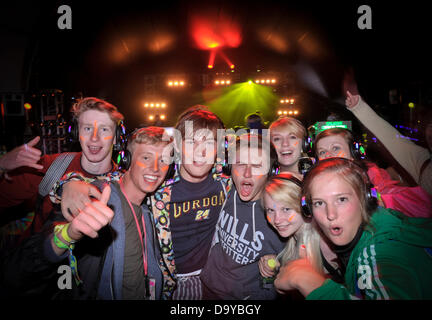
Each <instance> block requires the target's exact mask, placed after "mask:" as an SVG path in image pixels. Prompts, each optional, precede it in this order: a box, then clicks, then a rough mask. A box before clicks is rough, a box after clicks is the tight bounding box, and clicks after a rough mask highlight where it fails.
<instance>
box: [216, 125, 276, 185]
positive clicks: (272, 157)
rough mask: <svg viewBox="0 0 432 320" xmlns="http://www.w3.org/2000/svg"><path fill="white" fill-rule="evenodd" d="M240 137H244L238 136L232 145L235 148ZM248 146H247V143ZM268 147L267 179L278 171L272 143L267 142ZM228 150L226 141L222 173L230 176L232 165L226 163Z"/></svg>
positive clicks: (259, 137)
mask: <svg viewBox="0 0 432 320" xmlns="http://www.w3.org/2000/svg"><path fill="white" fill-rule="evenodd" d="M245 135H250V134H249V133H248V134H245ZM242 136H244V135H240V136H237V137H236V139H235V142H233V143H235V145H236V146H237V145H239V144H240V139H241V137H242ZM256 136H257V137H258V139H263V137H262V136H261V135H256ZM248 146H249V141H248ZM269 146H270V169H269V171H268V173H267V177H271V176H273V175H275V174H277V173H278V171H279V165H278V162H277V153H276V149H275V147H274V146H273V143H271V142H269ZM228 150H229V146H228V141H227V140H225V161H224V163H225V165H224V166H223V168H222V172H223V173H224V174H225V175H228V176H230V175H231V170H232V164H231V163H229V162H228V157H229V152H228ZM236 151H237V150H236Z"/></svg>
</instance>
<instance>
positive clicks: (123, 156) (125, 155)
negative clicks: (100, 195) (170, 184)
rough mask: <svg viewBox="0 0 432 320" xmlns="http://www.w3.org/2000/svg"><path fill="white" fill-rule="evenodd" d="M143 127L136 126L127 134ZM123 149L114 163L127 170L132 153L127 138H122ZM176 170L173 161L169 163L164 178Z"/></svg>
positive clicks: (130, 162) (132, 133)
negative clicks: (128, 147)
mask: <svg viewBox="0 0 432 320" xmlns="http://www.w3.org/2000/svg"><path fill="white" fill-rule="evenodd" d="M141 129H144V128H137V129H135V130H134V131H133V132H131V133H130V134H129V136H133V135H134V134H137V133H139V131H140V130H141ZM124 143H125V144H124V149H122V150H121V151H120V152H119V153H118V156H117V159H116V163H117V164H118V166H119V169H120V170H124V171H127V170H128V169H129V168H130V166H131V164H132V153H131V152H130V151H129V150H128V149H127V138H126V137H125V138H124ZM175 170H176V164H175V162H172V163H170V164H169V167H168V171H167V174H166V176H165V179H164V180H169V179H171V178H173V177H174V174H175Z"/></svg>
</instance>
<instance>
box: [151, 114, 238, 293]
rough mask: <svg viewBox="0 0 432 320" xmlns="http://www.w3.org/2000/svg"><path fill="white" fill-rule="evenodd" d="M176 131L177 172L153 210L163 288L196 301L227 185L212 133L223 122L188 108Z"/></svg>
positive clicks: (163, 188) (215, 135) (157, 196)
mask: <svg viewBox="0 0 432 320" xmlns="http://www.w3.org/2000/svg"><path fill="white" fill-rule="evenodd" d="M175 129H176V131H175V132H177V137H175V139H176V153H177V156H176V158H177V159H176V162H177V168H178V170H176V173H175V176H174V179H172V180H169V181H167V182H166V183H165V184H163V185H162V186H161V188H160V189H159V190H158V191H157V192H156V194H155V197H154V199H155V201H154V202H153V214H154V219H155V221H156V228H157V229H158V236H159V243H160V245H161V248H162V254H163V257H164V260H165V263H166V265H167V266H168V271H169V274H168V277H167V279H168V280H167V281H166V286H167V288H168V289H167V291H168V290H171V291H173V296H172V298H173V299H174V300H199V299H201V298H202V289H201V280H200V277H199V275H200V273H201V269H202V268H203V267H204V265H205V263H206V261H207V257H208V252H209V249H210V246H211V242H212V238H213V235H214V232H215V226H216V222H217V219H218V216H219V212H220V210H221V208H222V205H223V203H224V201H225V198H226V193H227V191H228V189H229V187H230V185H231V184H230V180H229V179H228V178H227V177H223V176H222V175H221V174H220V173H217V172H216V166H217V163H216V153H217V143H218V142H217V131H218V130H221V129H224V125H223V123H222V121H221V120H220V119H219V118H218V117H217V116H216V115H215V114H214V113H213V112H210V111H208V110H206V109H204V108H202V107H198V108H197V107H192V108H191V109H189V110H186V111H185V112H184V113H183V114H182V115H180V117H179V120H178V122H177V125H176V127H175ZM176 280H177V281H176Z"/></svg>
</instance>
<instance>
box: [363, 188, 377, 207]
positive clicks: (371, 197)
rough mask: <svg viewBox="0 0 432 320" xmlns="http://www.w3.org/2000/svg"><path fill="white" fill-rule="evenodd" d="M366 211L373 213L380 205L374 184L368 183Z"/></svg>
mask: <svg viewBox="0 0 432 320" xmlns="http://www.w3.org/2000/svg"><path fill="white" fill-rule="evenodd" d="M365 194H366V199H365V200H366V211H367V212H368V213H369V214H372V213H373V212H374V211H375V210H376V208H377V207H378V191H377V189H376V188H374V186H373V185H372V184H368V185H366V193H365Z"/></svg>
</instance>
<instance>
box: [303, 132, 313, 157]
mask: <svg viewBox="0 0 432 320" xmlns="http://www.w3.org/2000/svg"><path fill="white" fill-rule="evenodd" d="M311 144H312V138H311V137H309V136H308V135H307V136H306V137H305V138H304V139H302V153H305V154H307V155H309V154H310V153H311V152H312V147H311Z"/></svg>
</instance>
